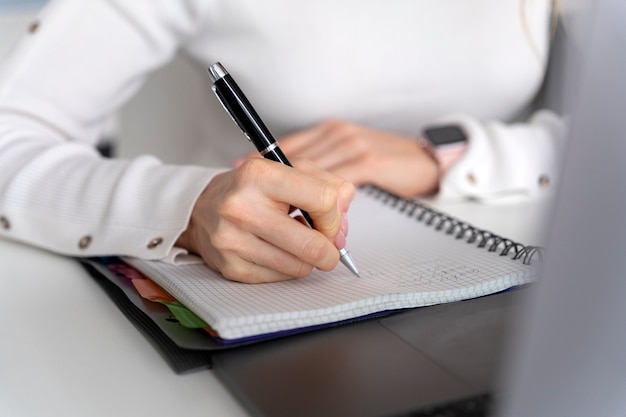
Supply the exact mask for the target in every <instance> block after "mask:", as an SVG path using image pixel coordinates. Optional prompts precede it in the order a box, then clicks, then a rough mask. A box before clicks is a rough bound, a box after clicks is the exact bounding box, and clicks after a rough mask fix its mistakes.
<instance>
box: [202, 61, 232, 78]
mask: <svg viewBox="0 0 626 417" xmlns="http://www.w3.org/2000/svg"><path fill="white" fill-rule="evenodd" d="M207 71H209V77H210V78H211V81H212V82H215V81H217V80H219V79H220V78H224V76H225V75H226V74H228V71H226V69H225V68H224V67H223V66H222V64H220V63H219V62H216V63H215V64H213V65H211V66H210V67H209V69H208V70H207Z"/></svg>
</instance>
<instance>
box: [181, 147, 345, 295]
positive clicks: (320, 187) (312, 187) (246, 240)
mask: <svg viewBox="0 0 626 417" xmlns="http://www.w3.org/2000/svg"><path fill="white" fill-rule="evenodd" d="M292 162H293V163H294V167H293V168H292V167H289V166H285V165H282V164H279V163H276V162H273V161H269V160H265V159H261V158H251V159H248V160H246V161H245V162H243V163H242V164H241V165H240V166H239V167H238V168H236V169H234V170H231V171H228V172H225V173H222V174H220V175H218V176H216V177H215V178H214V179H213V180H212V181H211V182H210V183H209V185H208V186H207V187H206V189H205V190H204V192H203V193H202V194H201V195H200V197H199V198H198V200H197V202H196V204H195V206H194V208H193V211H192V214H191V219H190V222H189V225H188V227H187V229H186V230H185V231H184V232H183V234H182V235H181V236H180V237H179V239H178V241H177V246H179V247H182V248H185V249H187V250H189V251H190V252H192V253H195V254H198V255H199V256H201V257H202V258H203V259H204V261H205V262H206V263H207V264H208V265H209V266H210V267H211V268H213V269H214V270H216V271H218V272H220V273H221V274H222V275H223V276H224V277H225V278H227V279H230V280H234V281H241V282H247V283H259V282H270V281H281V280H287V279H292V278H299V277H304V276H306V275H308V274H310V272H311V271H312V270H313V268H318V269H320V270H323V271H330V270H332V269H333V268H334V267H335V266H336V265H337V263H338V262H339V253H338V251H337V249H338V248H339V249H340V248H343V246H345V233H346V232H347V220H346V213H347V211H348V207H349V204H350V202H351V201H352V198H353V197H354V193H355V189H354V186H353V185H352V184H351V183H349V182H347V181H345V180H343V179H341V178H339V177H337V176H335V175H333V174H330V173H328V172H326V171H323V170H321V169H319V168H317V167H316V166H315V165H314V164H313V163H311V162H308V161H305V160H293V161H292ZM293 207H298V208H300V209H302V210H305V211H307V212H308V213H309V215H310V216H311V218H312V219H313V222H314V224H315V229H311V228H310V227H308V226H307V225H305V224H303V223H301V222H299V221H297V220H295V219H294V218H293V217H291V216H290V215H289V213H290V210H291V209H292V208H293Z"/></svg>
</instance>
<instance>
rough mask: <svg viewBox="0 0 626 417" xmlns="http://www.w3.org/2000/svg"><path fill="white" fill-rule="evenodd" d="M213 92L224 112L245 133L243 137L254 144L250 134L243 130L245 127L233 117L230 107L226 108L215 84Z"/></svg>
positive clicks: (212, 88) (212, 87)
mask: <svg viewBox="0 0 626 417" xmlns="http://www.w3.org/2000/svg"><path fill="white" fill-rule="evenodd" d="M211 90H213V93H214V94H215V97H217V101H219V102H220V104H221V105H222V107H223V108H224V111H225V112H226V114H228V115H229V116H230V118H231V119H232V120H233V122H235V124H236V125H237V126H239V129H240V130H241V133H243V135H244V136H245V137H246V139H248V142H250V143H252V139H251V138H250V136H249V135H248V133H247V132H246V130H245V129H244V128H243V126H241V124H240V123H239V121H238V120H237V119H235V116H233V114H232V113H231V111H230V110H229V109H228V107H226V103H225V102H224V100H223V99H222V97H221V96H220V95H219V93H218V92H217V88H216V87H215V84H213V85H212V86H211Z"/></svg>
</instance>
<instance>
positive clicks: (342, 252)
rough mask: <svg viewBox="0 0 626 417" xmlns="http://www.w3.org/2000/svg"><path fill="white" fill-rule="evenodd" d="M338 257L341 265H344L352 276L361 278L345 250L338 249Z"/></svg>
mask: <svg viewBox="0 0 626 417" xmlns="http://www.w3.org/2000/svg"><path fill="white" fill-rule="evenodd" d="M339 255H340V256H341V258H340V259H341V263H342V264H344V265H345V266H346V267H347V268H348V269H349V270H350V271H351V272H352V273H353V274H354V275H356V276H357V277H359V278H361V275H359V269H358V268H357V267H356V265H355V263H354V261H353V260H352V257H351V256H350V253H349V252H348V250H347V249H346V248H342V249H339Z"/></svg>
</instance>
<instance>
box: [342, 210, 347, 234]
mask: <svg viewBox="0 0 626 417" xmlns="http://www.w3.org/2000/svg"><path fill="white" fill-rule="evenodd" d="M341 231H342V232H343V235H344V236H348V215H347V214H346V213H341Z"/></svg>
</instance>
